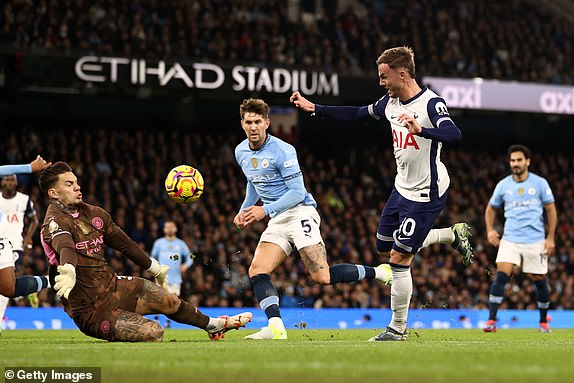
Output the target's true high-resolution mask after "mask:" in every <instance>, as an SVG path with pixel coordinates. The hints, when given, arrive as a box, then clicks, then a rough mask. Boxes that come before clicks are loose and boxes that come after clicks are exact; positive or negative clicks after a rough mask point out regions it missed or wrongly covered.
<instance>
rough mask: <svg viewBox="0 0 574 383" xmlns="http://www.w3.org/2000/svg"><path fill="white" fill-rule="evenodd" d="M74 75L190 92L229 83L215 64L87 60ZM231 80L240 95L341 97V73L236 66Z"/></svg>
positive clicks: (82, 60)
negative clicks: (182, 88) (173, 86)
mask: <svg viewBox="0 0 574 383" xmlns="http://www.w3.org/2000/svg"><path fill="white" fill-rule="evenodd" d="M74 71H75V74H76V76H77V77H78V78H79V79H80V80H82V81H85V82H90V83H112V84H115V83H118V82H125V81H129V83H131V84H132V85H146V84H149V83H150V82H152V81H154V82H156V83H157V84H158V85H159V86H160V87H163V86H168V85H170V84H173V83H176V82H180V83H183V84H185V86H186V87H188V88H196V89H219V88H221V87H223V86H225V85H226V83H227V82H228V79H227V78H228V76H227V73H226V71H225V70H224V69H223V68H222V67H220V66H219V65H216V64H211V63H193V64H191V65H182V64H180V63H179V62H174V63H170V64H167V63H166V62H165V61H158V62H157V63H156V64H150V63H148V62H147V61H146V60H144V59H128V58H124V57H98V56H84V57H80V58H79V59H78V60H77V61H76V63H75V65H74ZM152 79H154V80H152ZM231 79H232V81H231V84H230V85H231V89H233V90H234V91H236V92H241V91H245V90H248V91H266V92H270V93H286V92H292V91H296V90H301V91H302V92H304V93H305V94H308V95H314V94H319V95H323V94H325V95H327V94H328V95H333V96H338V95H339V78H338V75H337V73H332V74H327V73H325V72H307V71H304V70H301V71H299V70H287V69H284V68H273V69H268V68H265V67H256V66H241V65H236V66H234V67H233V68H231Z"/></svg>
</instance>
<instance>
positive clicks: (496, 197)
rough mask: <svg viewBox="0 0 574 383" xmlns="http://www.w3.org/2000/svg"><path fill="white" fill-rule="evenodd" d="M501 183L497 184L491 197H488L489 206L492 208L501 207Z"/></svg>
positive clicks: (502, 201)
mask: <svg viewBox="0 0 574 383" xmlns="http://www.w3.org/2000/svg"><path fill="white" fill-rule="evenodd" d="M501 185H502V181H501V182H499V183H498V184H497V185H496V187H495V188H494V192H493V193H492V197H490V202H489V203H490V205H491V206H492V207H494V208H499V207H502V205H503V204H504V200H503V199H502V190H501V189H502V186H501Z"/></svg>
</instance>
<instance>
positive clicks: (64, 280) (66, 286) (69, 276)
mask: <svg viewBox="0 0 574 383" xmlns="http://www.w3.org/2000/svg"><path fill="white" fill-rule="evenodd" d="M58 273H60V274H59V275H56V277H55V278H54V281H56V283H55V284H54V290H56V294H57V295H58V296H59V297H60V298H62V297H64V298H66V299H68V297H69V296H70V292H71V291H72V289H73V288H74V286H75V285H76V268H75V267H74V265H72V264H70V263H66V264H65V265H62V266H58Z"/></svg>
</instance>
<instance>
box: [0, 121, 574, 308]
mask: <svg viewBox="0 0 574 383" xmlns="http://www.w3.org/2000/svg"><path fill="white" fill-rule="evenodd" d="M3 132H5V133H6V134H5V137H4V139H3V142H2V143H0V145H1V147H0V153H2V156H3V158H2V163H21V162H27V161H29V160H30V159H31V158H34V157H35V153H37V152H39V153H42V155H43V156H44V157H45V158H47V159H49V160H66V161H67V162H69V163H70V164H71V165H72V167H73V169H74V171H75V173H76V174H77V176H78V179H79V182H80V184H81V186H82V192H83V195H84V200H85V201H86V202H89V203H94V204H98V205H100V206H103V207H104V208H106V209H107V210H109V211H110V212H111V214H112V217H113V219H114V220H115V221H116V223H117V224H118V225H119V226H120V227H122V228H123V229H124V230H125V231H126V232H127V233H128V234H129V235H130V236H131V237H132V238H133V239H134V240H135V241H137V242H138V243H139V244H140V245H141V246H142V248H144V249H145V250H146V251H148V252H149V251H150V250H151V246H152V243H153V241H154V240H155V239H156V238H158V237H161V236H162V235H163V234H162V230H161V229H162V225H163V222H165V220H167V219H171V220H174V221H175V222H176V223H177V225H178V227H179V236H180V237H181V238H182V239H184V240H185V241H186V242H187V244H188V245H189V247H190V249H191V250H192V252H193V254H194V255H195V264H194V265H193V266H192V267H191V268H189V269H188V271H187V272H186V274H185V278H184V283H183V285H182V295H183V297H184V298H185V299H188V300H189V301H191V302H193V303H194V304H196V305H198V306H238V307H243V306H245V307H251V306H256V305H257V302H256V301H255V299H254V297H253V294H252V292H251V288H250V282H249V278H248V276H247V269H248V266H249V263H250V260H251V258H252V256H253V252H254V250H255V247H256V244H257V240H258V238H259V236H260V232H261V231H262V230H263V228H264V224H263V223H259V224H256V225H255V227H254V228H253V229H250V230H241V231H240V230H237V229H236V228H235V227H234V225H233V223H232V221H233V217H234V215H235V214H236V212H237V209H238V208H239V206H240V205H241V202H242V200H243V197H244V191H245V190H244V188H245V181H244V178H243V175H242V174H241V170H240V168H239V167H238V166H237V164H236V163H235V159H234V156H233V149H234V147H235V145H236V144H238V143H239V142H240V141H241V140H242V139H243V136H241V133H242V132H241V131H240V129H237V132H236V133H229V132H225V134H224V133H221V134H209V133H205V132H189V131H186V130H183V129H182V130H171V131H162V130H157V129H155V130H151V129H150V130H147V129H145V128H131V129H127V128H124V129H123V130H122V129H118V128H108V129H104V128H102V129H99V130H98V129H95V130H88V129H81V130H80V129H77V128H54V127H52V128H50V129H47V128H44V129H39V128H36V129H31V128H30V127H29V126H26V125H18V124H14V125H13V126H11V127H10V129H7V130H6V129H4V127H3ZM301 141H302V140H301ZM297 147H298V149H299V155H300V162H301V166H302V168H303V173H304V174H306V176H307V178H306V180H305V181H306V185H307V187H308V189H309V190H310V191H311V192H312V193H313V195H314V196H315V198H316V199H317V201H318V205H319V207H318V208H319V212H320V214H321V216H322V225H321V228H322V233H323V237H324V240H325V243H326V246H327V251H328V258H329V263H330V264H336V263H340V262H351V263H361V264H366V265H377V264H379V263H381V261H384V260H381V259H379V258H378V255H377V253H376V248H375V230H376V227H377V223H378V217H379V213H380V211H381V208H382V206H383V205H384V203H385V200H386V198H387V197H388V195H389V193H390V189H391V187H392V183H393V179H394V175H395V169H394V159H393V154H392V147H391V145H390V143H389V145H382V144H381V143H380V142H377V140H370V142H369V143H365V142H363V143H362V146H360V150H358V147H357V146H352V145H350V146H348V149H347V150H336V151H330V152H328V153H325V151H324V150H322V149H321V148H319V147H314V146H309V144H308V143H306V142H298V143H297ZM532 149H533V151H534V153H535V156H534V158H533V165H532V166H531V171H533V172H534V173H539V174H541V175H543V176H545V177H547V178H548V179H549V182H550V184H551V186H552V188H553V191H554V195H555V196H556V204H557V209H558V214H559V228H558V233H557V241H556V243H557V253H556V254H555V256H554V257H552V258H551V260H550V263H549V264H550V266H549V278H548V279H549V285H550V291H551V297H550V302H551V308H552V309H560V308H563V309H572V308H574V250H573V249H574V247H573V246H572V245H573V244H572V239H573V238H574V218H572V217H574V211H573V209H574V193H573V192H572V191H573V190H574V175H573V174H572V172H571V171H569V169H573V168H574V158H572V156H571V155H567V154H566V153H563V152H560V151H556V150H554V149H553V150H552V151H544V152H543V151H541V150H542V149H541V148H536V147H533V148H532ZM443 160H444V162H445V163H446V164H447V166H448V168H449V169H450V173H451V179H452V181H451V188H450V191H449V203H448V204H447V208H446V209H445V211H444V212H443V215H442V216H441V217H440V218H439V222H438V223H437V226H440V227H445V226H450V225H451V224H453V223H455V222H460V221H466V222H468V223H470V224H471V225H472V226H473V230H474V236H473V240H472V242H473V244H474V246H475V249H476V252H475V253H476V260H475V262H474V263H473V264H472V265H471V266H470V267H468V268H465V267H463V266H462V264H461V263H460V261H459V257H458V254H457V253H456V252H455V251H454V250H453V249H451V248H450V246H446V245H434V246H432V247H430V248H426V249H424V250H422V251H421V252H420V254H419V255H417V256H416V258H415V262H414V265H413V268H412V271H413V278H414V282H415V283H414V286H415V289H414V296H413V299H412V303H411V304H412V306H413V307H417V308H441V307H445V308H447V307H448V308H486V307H487V305H488V294H489V286H490V281H491V278H492V277H493V275H494V274H495V266H494V264H493V262H494V259H495V255H496V249H495V248H493V247H492V246H490V245H489V244H488V242H487V241H486V239H485V233H484V224H483V218H482V216H483V211H484V208H485V206H486V203H487V201H488V199H489V196H490V194H491V193H492V190H493V188H494V185H495V184H496V182H497V181H498V180H499V179H501V178H502V177H503V176H505V175H507V174H509V170H508V164H507V160H506V157H505V152H504V150H501V151H499V152H496V153H492V152H487V151H486V149H473V150H469V149H468V148H465V149H462V148H459V147H456V146H454V147H448V146H447V147H446V148H445V150H444V151H443ZM181 163H188V164H192V165H195V166H197V167H198V169H200V171H201V172H202V174H203V176H204V178H205V181H206V188H205V192H204V194H203V196H202V197H201V199H200V200H199V201H198V202H197V203H195V204H191V205H179V204H176V203H175V202H172V201H170V200H169V199H168V198H167V195H166V193H165V192H164V188H163V180H164V177H165V175H166V174H167V172H168V171H169V169H171V167H173V166H174V165H178V164H181ZM20 181H21V182H20V185H21V188H22V189H23V191H25V192H26V193H28V194H30V196H31V197H32V199H33V201H34V202H35V204H36V207H37V210H38V213H39V215H40V221H42V219H43V215H44V212H45V209H46V201H45V200H44V198H43V197H42V196H41V194H40V191H39V188H38V186H37V185H36V182H35V178H34V177H33V176H30V177H21V178H20ZM498 222H500V219H499V220H498ZM107 257H108V259H109V260H110V262H111V264H112V265H113V267H114V268H115V269H116V271H117V272H118V274H120V275H136V276H144V277H149V276H148V275H146V273H144V272H143V271H142V270H141V269H140V268H139V267H137V266H135V265H134V264H133V263H132V262H131V261H129V260H128V259H127V258H126V257H124V256H122V255H120V254H119V253H117V252H114V251H111V250H110V251H109V252H108V253H107ZM46 269H47V264H46V259H45V255H44V253H43V251H42V248H41V246H40V243H39V238H38V236H36V238H35V246H34V248H33V251H32V254H31V256H30V257H28V258H27V259H25V260H24V262H23V266H22V267H21V269H20V270H19V271H20V272H23V273H30V274H45V273H46ZM272 278H273V279H274V283H275V285H276V286H277V288H278V290H279V292H280V295H281V305H282V306H284V307H389V294H390V289H389V288H388V287H386V286H383V285H382V284H380V283H378V282H376V281H374V282H368V281H361V282H359V283H356V284H351V285H349V284H344V285H337V286H320V285H315V284H313V282H312V281H311V279H310V278H309V277H308V275H307V273H306V271H305V268H304V265H303V263H302V261H301V259H300V258H299V257H298V255H297V254H296V253H295V254H293V255H292V256H291V257H289V258H288V260H287V261H286V262H285V263H284V264H283V265H281V266H280V267H279V269H278V270H277V272H276V273H274V274H273V276H272ZM508 289H510V291H511V292H510V293H508V294H507V298H506V299H505V301H504V303H503V306H502V308H519V309H521V308H531V309H534V308H536V302H535V297H534V293H533V289H534V286H533V285H532V284H531V283H530V282H529V280H527V279H524V278H523V276H522V275H521V274H518V273H517V274H516V275H515V276H514V277H513V278H512V280H511V282H510V284H509V287H508ZM41 301H42V303H43V304H44V305H57V304H58V301H57V298H56V297H55V295H54V294H53V292H52V291H51V290H44V291H43V292H42V293H41ZM16 304H25V302H24V301H20V302H19V303H16Z"/></svg>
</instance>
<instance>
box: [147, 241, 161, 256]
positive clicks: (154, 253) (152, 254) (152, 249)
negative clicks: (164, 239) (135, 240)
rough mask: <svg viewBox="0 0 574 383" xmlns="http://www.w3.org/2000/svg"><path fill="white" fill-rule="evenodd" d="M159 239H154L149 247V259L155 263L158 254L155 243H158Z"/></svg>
mask: <svg viewBox="0 0 574 383" xmlns="http://www.w3.org/2000/svg"><path fill="white" fill-rule="evenodd" d="M158 241H159V239H156V240H155V241H154V243H153V246H152V247H151V251H150V253H149V255H150V257H151V258H153V259H155V260H156V261H159V259H158V258H159V254H158V250H157V247H158V245H157V243H158Z"/></svg>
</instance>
